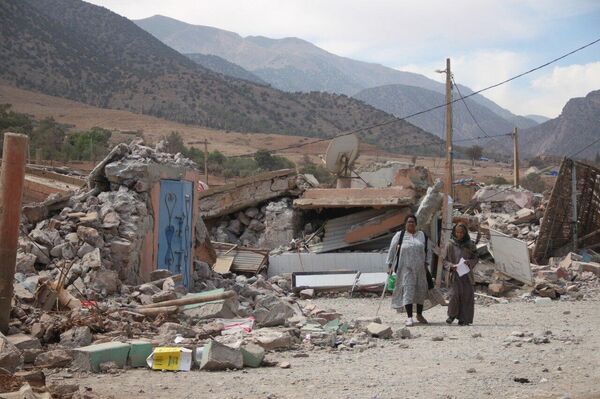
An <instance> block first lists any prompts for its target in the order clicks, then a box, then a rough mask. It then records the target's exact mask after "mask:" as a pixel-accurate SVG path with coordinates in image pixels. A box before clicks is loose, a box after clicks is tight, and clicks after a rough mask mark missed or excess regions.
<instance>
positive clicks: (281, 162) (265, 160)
mask: <svg viewBox="0 0 600 399" xmlns="http://www.w3.org/2000/svg"><path fill="white" fill-rule="evenodd" d="M254 160H255V161H256V163H257V164H258V166H259V167H260V169H262V170H279V169H289V168H293V167H294V166H295V165H294V163H293V162H292V161H290V160H289V159H287V158H284V157H280V156H276V155H275V156H274V155H271V153H270V152H269V151H267V150H263V149H261V150H258V151H257V152H256V154H254Z"/></svg>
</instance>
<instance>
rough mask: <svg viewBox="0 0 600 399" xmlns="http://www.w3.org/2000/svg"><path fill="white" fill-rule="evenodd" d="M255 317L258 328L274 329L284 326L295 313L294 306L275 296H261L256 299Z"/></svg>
mask: <svg viewBox="0 0 600 399" xmlns="http://www.w3.org/2000/svg"><path fill="white" fill-rule="evenodd" d="M253 315H254V318H255V319H256V324H257V325H258V326H261V327H273V326H279V325H283V324H284V323H285V321H286V320H287V319H289V318H290V317H292V316H294V315H295V311H294V308H293V307H292V305H290V304H289V303H288V302H286V301H284V300H282V299H280V298H278V297H276V296H275V295H261V296H259V297H257V299H256V303H255V306H254V313H253Z"/></svg>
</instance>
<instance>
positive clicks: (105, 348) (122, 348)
mask: <svg viewBox="0 0 600 399" xmlns="http://www.w3.org/2000/svg"><path fill="white" fill-rule="evenodd" d="M130 347H131V345H130V344H125V343H122V342H106V343H104V344H97V345H89V346H84V347H81V348H77V349H75V350H74V351H73V357H74V359H73V366H74V367H77V368H79V369H80V370H85V371H93V372H94V373H97V372H99V371H100V364H101V363H104V362H115V364H116V365H117V367H119V368H123V366H125V363H126V362H127V356H128V355H129V349H130Z"/></svg>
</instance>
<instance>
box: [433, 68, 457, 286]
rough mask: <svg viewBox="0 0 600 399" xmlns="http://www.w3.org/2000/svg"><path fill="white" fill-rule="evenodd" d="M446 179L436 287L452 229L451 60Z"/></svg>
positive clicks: (447, 75)
mask: <svg viewBox="0 0 600 399" xmlns="http://www.w3.org/2000/svg"><path fill="white" fill-rule="evenodd" d="M444 72H445V73H446V179H445V182H444V202H443V204H442V235H441V240H440V253H439V254H438V264H437V271H436V277H435V286H436V287H438V288H439V287H440V286H441V285H442V269H443V266H444V256H445V255H446V254H445V253H444V251H445V250H446V244H447V242H448V240H449V238H450V231H451V229H452V207H451V205H450V197H453V189H452V187H453V184H452V183H453V182H454V177H453V173H452V172H453V170H452V169H453V165H452V71H451V69H450V58H447V59H446V70H445V71H444Z"/></svg>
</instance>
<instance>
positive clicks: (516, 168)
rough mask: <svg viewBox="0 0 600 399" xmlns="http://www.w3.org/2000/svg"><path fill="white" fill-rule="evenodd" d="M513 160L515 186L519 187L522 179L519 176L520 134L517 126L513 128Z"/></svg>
mask: <svg viewBox="0 0 600 399" xmlns="http://www.w3.org/2000/svg"><path fill="white" fill-rule="evenodd" d="M512 137H513V158H514V159H513V162H514V173H513V175H514V178H515V182H514V184H515V187H519V183H520V182H521V179H520V178H519V135H518V131H517V128H516V127H515V129H514V130H513V134H512Z"/></svg>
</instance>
